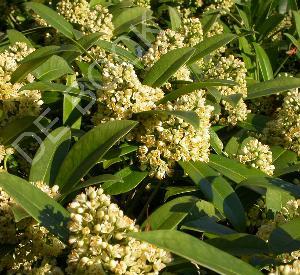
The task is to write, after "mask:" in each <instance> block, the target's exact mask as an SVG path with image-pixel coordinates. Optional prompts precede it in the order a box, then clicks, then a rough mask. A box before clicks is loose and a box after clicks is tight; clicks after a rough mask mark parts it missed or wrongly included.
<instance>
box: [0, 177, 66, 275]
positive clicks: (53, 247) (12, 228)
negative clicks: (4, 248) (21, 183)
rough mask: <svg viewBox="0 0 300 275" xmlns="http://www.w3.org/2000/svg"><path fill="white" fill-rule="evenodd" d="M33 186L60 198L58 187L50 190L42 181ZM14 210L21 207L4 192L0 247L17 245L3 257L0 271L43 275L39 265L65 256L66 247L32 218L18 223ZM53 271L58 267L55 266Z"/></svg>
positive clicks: (1, 194) (0, 210) (0, 195)
mask: <svg viewBox="0 0 300 275" xmlns="http://www.w3.org/2000/svg"><path fill="white" fill-rule="evenodd" d="M33 184H34V185H35V186H37V187H38V188H39V189H41V190H42V191H43V192H45V193H46V194H48V195H49V196H50V197H52V198H55V197H57V196H58V195H59V193H58V187H57V186H53V187H52V188H50V187H48V186H46V185H45V184H44V183H42V182H37V183H33ZM13 207H19V206H18V205H17V204H16V202H15V201H14V200H13V199H11V198H10V197H9V196H8V194H7V193H5V192H4V191H3V190H1V189H0V214H1V218H0V236H1V238H0V244H1V245H3V244H12V245H14V246H15V248H14V249H13V250H12V251H10V253H8V254H6V255H4V256H3V257H1V259H0V271H6V272H7V274H19V272H21V273H22V274H23V273H24V274H39V273H37V272H38V271H41V270H38V269H39V268H37V265H38V263H39V262H40V261H42V262H44V263H45V264H46V263H47V262H48V263H50V262H53V260H54V259H55V257H57V256H58V255H60V254H61V253H62V251H63V249H64V248H65V245H64V244H63V243H62V242H61V241H60V240H59V239H57V238H56V237H54V236H53V235H52V234H50V233H49V232H48V230H47V229H46V228H44V227H43V226H40V225H38V224H37V223H36V222H35V221H34V220H33V219H32V218H26V219H24V220H22V221H20V222H18V223H16V222H15V221H14V215H13V211H12V208H13ZM35 269H37V270H35ZM34 270H35V271H36V272H35V273H34ZM53 270H58V268H55V267H53ZM42 274H43V273H42ZM54 274H55V273H54ZM57 274H60V273H57Z"/></svg>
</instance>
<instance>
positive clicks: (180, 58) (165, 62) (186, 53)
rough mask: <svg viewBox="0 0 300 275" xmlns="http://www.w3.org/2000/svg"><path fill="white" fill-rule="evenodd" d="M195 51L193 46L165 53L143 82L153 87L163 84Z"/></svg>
mask: <svg viewBox="0 0 300 275" xmlns="http://www.w3.org/2000/svg"><path fill="white" fill-rule="evenodd" d="M194 52H195V49H193V48H180V49H175V50H172V51H169V52H168V53H166V54H164V55H163V56H162V57H161V58H160V59H159V60H158V61H157V62H156V63H155V64H154V65H153V66H152V67H151V68H150V70H149V71H148V72H147V74H146V76H145V78H144V81H143V84H144V85H148V86H152V87H160V86H162V85H163V84H164V83H166V82H167V81H168V79H169V78H170V77H171V76H172V75H173V74H174V73H175V72H177V71H178V70H179V69H180V68H181V67H182V66H183V65H184V64H186V63H187V61H188V60H189V58H190V57H191V56H192V55H193V53H194Z"/></svg>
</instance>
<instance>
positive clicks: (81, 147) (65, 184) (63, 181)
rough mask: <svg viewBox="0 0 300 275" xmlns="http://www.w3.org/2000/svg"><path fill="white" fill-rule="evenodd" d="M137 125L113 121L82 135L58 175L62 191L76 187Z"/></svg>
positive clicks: (124, 121) (58, 183)
mask: <svg viewBox="0 0 300 275" xmlns="http://www.w3.org/2000/svg"><path fill="white" fill-rule="evenodd" d="M136 125H137V122H135V121H130V120H122V121H111V122H107V123H104V124H100V125H98V126H97V127H95V128H94V129H92V130H90V131H89V132H88V133H86V134H85V135H84V136H82V137H81V138H80V139H79V141H77V142H76V143H75V145H74V146H73V147H72V149H71V150H70V152H69V154H68V155H67V156H66V158H65V159H64V161H63V163H62V165H61V167H60V170H59V173H58V175H57V178H56V184H57V185H58V186H60V188H61V193H64V192H67V191H68V190H69V189H70V188H73V187H76V186H77V185H78V182H79V181H80V179H81V178H83V177H84V176H85V175H86V174H87V173H88V172H89V170H90V169H91V168H92V167H93V166H94V165H95V164H96V163H97V162H99V160H100V159H101V158H102V157H104V156H105V154H106V153H107V151H108V150H109V149H110V148H111V147H112V146H113V145H114V144H116V142H118V141H119V140H120V139H121V138H122V137H124V136H125V135H126V134H127V133H128V132H129V131H130V130H131V129H133V128H134V127H135V126H136Z"/></svg>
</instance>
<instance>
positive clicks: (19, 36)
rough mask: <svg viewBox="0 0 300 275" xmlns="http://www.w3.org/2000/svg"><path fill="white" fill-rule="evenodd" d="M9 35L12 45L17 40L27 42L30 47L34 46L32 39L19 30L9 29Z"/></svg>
mask: <svg viewBox="0 0 300 275" xmlns="http://www.w3.org/2000/svg"><path fill="white" fill-rule="evenodd" d="M7 36H8V39H9V42H10V44H11V45H13V44H15V43H17V42H23V43H26V44H27V45H28V46H29V47H32V44H31V42H30V40H29V39H28V38H27V37H26V36H25V35H24V34H23V33H21V32H18V31H17V30H13V29H12V30H8V31H7Z"/></svg>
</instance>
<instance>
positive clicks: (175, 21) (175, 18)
mask: <svg viewBox="0 0 300 275" xmlns="http://www.w3.org/2000/svg"><path fill="white" fill-rule="evenodd" d="M168 11H169V16H170V20H171V29H172V30H173V31H176V30H177V29H178V28H180V26H181V18H180V14H179V12H178V11H177V10H176V9H175V8H173V7H171V6H168Z"/></svg>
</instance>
